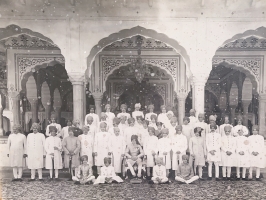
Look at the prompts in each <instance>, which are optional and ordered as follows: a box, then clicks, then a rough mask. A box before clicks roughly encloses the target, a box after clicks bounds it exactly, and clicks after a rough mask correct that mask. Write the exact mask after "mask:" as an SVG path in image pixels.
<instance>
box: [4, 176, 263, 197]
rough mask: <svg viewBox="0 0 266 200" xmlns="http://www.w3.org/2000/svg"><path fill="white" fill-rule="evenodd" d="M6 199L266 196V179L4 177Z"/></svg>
mask: <svg viewBox="0 0 266 200" xmlns="http://www.w3.org/2000/svg"><path fill="white" fill-rule="evenodd" d="M0 183H1V186H2V188H1V189H2V199H3V200H10V199H14V200H50V199H51V200H53V199H56V200H83V199H84V200H85V199H86V200H88V199H104V200H109V199H126V200H129V199H130V200H133V199H134V200H137V199H143V200H144V199H145V200H150V199H175V200H177V199H178V200H182V199H191V200H192V199H225V200H236V199H239V200H245V199H247V200H253V199H254V200H255V199H256V200H258V199H266V190H265V187H266V182H264V181H261V182H257V181H248V182H246V181H219V182H216V181H214V180H213V181H196V182H195V183H194V184H191V185H186V184H178V183H177V182H173V183H170V184H164V185H150V184H147V183H146V181H145V182H143V183H141V184H131V183H129V181H128V180H126V181H125V182H124V183H121V184H110V185H98V186H93V185H75V184H74V183H73V182H69V181H66V179H62V180H61V181H60V182H55V181H51V182H49V181H46V180H45V181H44V182H40V181H35V182H27V179H24V181H23V182H11V180H10V179H1V180H0Z"/></svg>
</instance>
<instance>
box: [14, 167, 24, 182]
mask: <svg viewBox="0 0 266 200" xmlns="http://www.w3.org/2000/svg"><path fill="white" fill-rule="evenodd" d="M13 175H14V178H15V179H17V178H21V177H22V167H13Z"/></svg>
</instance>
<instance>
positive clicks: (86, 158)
mask: <svg viewBox="0 0 266 200" xmlns="http://www.w3.org/2000/svg"><path fill="white" fill-rule="evenodd" d="M88 159H89V158H88V156H87V155H83V156H81V157H80V160H81V161H84V160H86V161H88Z"/></svg>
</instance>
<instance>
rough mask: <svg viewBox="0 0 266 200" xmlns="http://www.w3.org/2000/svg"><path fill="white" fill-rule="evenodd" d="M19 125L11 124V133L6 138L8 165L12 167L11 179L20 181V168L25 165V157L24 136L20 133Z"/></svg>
mask: <svg viewBox="0 0 266 200" xmlns="http://www.w3.org/2000/svg"><path fill="white" fill-rule="evenodd" d="M21 132H22V127H21V126H20V125H14V126H13V134H10V135H9V137H8V140H7V145H8V152H9V153H8V154H7V157H9V159H10V166H11V167H12V168H13V175H14V179H13V180H12V181H22V179H21V177H22V168H23V167H25V158H26V157H27V153H26V152H27V147H26V136H25V135H23V134H21Z"/></svg>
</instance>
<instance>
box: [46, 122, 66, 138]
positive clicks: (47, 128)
mask: <svg viewBox="0 0 266 200" xmlns="http://www.w3.org/2000/svg"><path fill="white" fill-rule="evenodd" d="M50 126H55V127H56V128H57V133H56V135H57V136H60V135H61V129H62V128H61V125H60V124H57V123H51V124H49V125H48V126H47V127H46V132H45V135H46V136H51V134H50V133H49V127H50Z"/></svg>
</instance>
